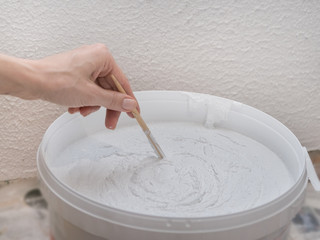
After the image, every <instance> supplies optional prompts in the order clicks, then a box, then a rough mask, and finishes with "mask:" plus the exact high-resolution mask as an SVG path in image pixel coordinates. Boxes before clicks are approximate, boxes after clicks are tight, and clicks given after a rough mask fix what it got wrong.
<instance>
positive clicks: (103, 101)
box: [95, 86, 138, 112]
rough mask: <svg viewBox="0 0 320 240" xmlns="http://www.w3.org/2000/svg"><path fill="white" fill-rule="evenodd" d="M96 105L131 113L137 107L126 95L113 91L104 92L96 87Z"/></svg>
mask: <svg viewBox="0 0 320 240" xmlns="http://www.w3.org/2000/svg"><path fill="white" fill-rule="evenodd" d="M95 90H96V94H95V96H96V97H97V99H96V100H97V103H96V104H97V105H99V106H103V107H105V108H107V109H111V110H115V111H121V112H132V111H133V110H134V109H135V108H136V107H137V106H138V103H137V101H136V100H135V99H134V98H133V97H131V96H129V95H127V94H123V93H120V92H117V91H113V90H106V89H103V88H100V87H98V86H96V89H95Z"/></svg>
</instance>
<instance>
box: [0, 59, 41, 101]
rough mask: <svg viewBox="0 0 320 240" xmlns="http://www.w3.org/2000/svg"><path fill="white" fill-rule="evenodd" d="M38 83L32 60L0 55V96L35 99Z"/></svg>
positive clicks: (38, 91) (37, 94) (37, 92)
mask: <svg viewBox="0 0 320 240" xmlns="http://www.w3.org/2000/svg"><path fill="white" fill-rule="evenodd" d="M39 87H40V83H39V80H38V79H37V74H36V67H35V64H34V62H33V61H32V60H26V59H21V58H15V57H10V56H6V55H2V54H0V94H6V95H12V96H16V97H20V98H23V99H37V98H39V94H40V90H39Z"/></svg>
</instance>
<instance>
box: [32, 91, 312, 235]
mask: <svg viewBox="0 0 320 240" xmlns="http://www.w3.org/2000/svg"><path fill="white" fill-rule="evenodd" d="M136 96H137V97H138V100H139V103H140V104H141V109H142V114H143V116H144V118H145V120H146V121H147V122H148V125H149V127H150V129H151V130H152V132H153V134H154V136H155V137H156V138H157V141H158V142H159V144H160V145H161V147H162V149H163V151H164V152H165V154H166V159H162V160H158V159H157V158H156V156H155V155H154V153H153V151H152V149H151V147H150V145H149V144H148V142H147V139H146V138H145V136H144V135H143V133H142V132H141V130H140V128H139V127H138V126H137V125H136V123H135V121H134V120H132V119H129V118H128V117H126V116H122V117H121V119H120V121H119V124H118V128H117V130H115V131H110V130H106V129H105V127H104V124H103V118H104V112H103V111H99V112H97V113H95V114H92V115H90V116H89V117H87V118H82V117H81V116H79V115H74V116H70V115H68V114H65V115H63V116H62V117H60V118H59V119H57V120H56V121H55V123H54V124H53V125H52V126H50V128H49V129H48V131H47V132H46V134H45V136H44V139H43V141H42V143H41V145H40V147H39V154H38V166H39V174H40V178H41V180H42V182H43V183H44V184H43V192H44V195H45V196H46V197H47V199H49V200H48V201H49V208H50V209H51V213H52V214H51V216H52V231H53V235H54V237H55V238H56V240H59V239H73V238H77V239H92V240H102V239H109V240H110V239H112V240H118V239H119V240H120V239H132V238H136V239H159V240H160V239H172V240H173V239H185V240H192V239H203V240H207V239H208V240H209V239H213V238H214V239H217V240H226V239H228V240H230V239H246V240H257V239H263V240H264V239H268V240H269V239H285V237H286V233H287V231H288V226H289V224H290V220H291V219H292V218H293V217H294V215H295V213H296V212H297V211H298V210H299V208H300V207H301V205H302V202H303V199H304V196H305V195H304V194H305V186H306V183H307V168H306V162H307V163H308V162H309V160H310V159H308V157H307V155H306V154H305V152H306V151H305V149H304V148H302V147H301V145H300V143H299V141H298V140H297V139H296V138H295V136H294V135H293V134H292V133H291V132H290V131H289V130H288V129H287V128H285V127H284V126H283V125H282V124H281V123H279V122H278V121H276V120H275V119H273V118H272V117H270V116H268V115H266V114H264V113H262V112H260V111H258V110H256V109H254V108H251V107H249V106H246V105H243V104H241V103H238V102H234V101H231V100H227V99H222V98H217V97H214V96H210V95H204V94H194V93H184V92H165V91H159V92H157V91H151V92H141V93H137V95H136ZM155 109H157V110H155ZM309 168H310V170H309ZM311 170H312V167H311V166H310V164H309V165H308V171H310V172H312V171H311ZM313 180H314V182H315V183H316V182H318V180H317V179H316V180H315V179H313Z"/></svg>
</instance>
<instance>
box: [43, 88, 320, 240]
mask: <svg viewBox="0 0 320 240" xmlns="http://www.w3.org/2000/svg"><path fill="white" fill-rule="evenodd" d="M135 94H136V97H137V99H138V100H139V103H140V106H141V109H142V114H143V118H144V119H145V120H146V122H152V121H192V122H199V123H204V122H205V121H206V119H207V117H208V115H209V114H211V115H212V114H213V115H214V114H215V111H214V110H215V109H219V114H217V116H215V122H214V124H215V126H216V127H219V128H220V127H221V128H226V129H230V130H232V131H236V132H239V133H241V134H243V135H246V136H248V137H250V138H252V139H254V140H256V141H258V142H260V143H262V144H263V145H265V146H266V147H268V148H269V149H270V150H272V151H273V152H274V153H276V154H277V155H278V156H279V157H280V158H281V159H282V160H283V162H284V164H285V165H286V167H287V168H288V170H289V172H290V173H291V175H292V176H293V179H294V184H293V185H292V186H291V187H290V188H289V189H288V190H287V191H286V192H285V193H284V194H282V195H281V196H279V197H278V198H276V199H274V200H273V201H271V202H268V203H266V204H264V205H262V206H259V207H256V208H253V209H249V210H245V211H242V212H239V213H234V214H229V215H224V216H216V217H205V218H168V217H158V216H150V215H142V214H137V213H132V212H126V211H122V210H119V209H114V208H111V207H108V206H106V205H102V204H99V203H97V202H95V201H92V200H90V199H88V198H86V197H85V196H82V195H80V194H79V193H77V192H75V191H74V190H72V189H70V188H69V187H68V186H67V185H65V184H64V183H63V182H60V181H59V180H58V179H57V178H56V177H55V176H54V174H53V173H52V172H51V171H50V168H49V167H48V165H47V161H48V159H55V158H56V157H57V156H58V154H59V153H60V152H61V151H62V150H63V149H64V148H65V147H66V146H68V145H69V144H71V143H73V142H75V141H77V140H78V139H80V138H83V137H85V136H87V135H90V134H93V133H95V132H98V131H100V130H102V129H104V128H105V126H104V116H105V112H104V111H103V110H100V111H98V112H96V113H94V114H92V115H90V116H88V117H86V118H83V117H82V116H80V115H70V114H67V113H66V114H63V115H62V116H61V117H60V118H58V119H57V120H56V121H55V122H54V123H53V124H52V125H51V126H50V127H49V128H48V130H47V131H46V133H45V135H44V137H43V140H42V142H41V144H40V146H39V151H38V157H37V164H38V172H39V176H40V179H41V183H42V184H41V188H42V191H43V194H44V196H45V198H46V199H47V201H48V203H49V210H50V217H51V232H52V235H53V237H52V238H53V239H55V240H67V239H68V240H69V239H77V240H84V239H85V240H102V239H109V240H124V239H140V240H147V239H153V240H160V239H161V240H162V239H163V240H164V239H166V240H171V239H183V240H191V239H192V240H193V239H202V240H209V239H210V240H211V239H215V240H232V239H237V240H238V239H245V240H258V239H260V240H269V239H270V240H271V239H272V240H274V239H286V237H287V233H288V231H289V230H288V229H289V225H290V222H291V219H292V218H293V217H294V216H295V214H296V213H297V212H298V211H299V209H300V208H301V206H302V204H303V201H304V198H305V190H306V184H307V182H308V177H309V178H310V180H311V182H312V184H313V185H314V187H315V189H316V190H320V184H319V180H318V178H317V176H316V174H315V171H314V168H313V167H312V163H311V160H310V158H309V156H308V153H307V151H306V149H305V148H304V147H302V146H301V144H300V143H299V141H298V139H297V138H296V137H295V136H294V135H293V133H292V132H291V131H290V130H289V129H287V128H286V127H285V126H284V125H283V124H281V123H280V122H279V121H277V120H276V119H274V118H272V117H271V116H269V115H267V114H265V113H263V112H261V111H259V110H257V109H255V108H252V107H249V106H247V105H244V104H241V103H239V102H235V101H232V100H228V99H223V98H219V97H215V96H211V95H205V94H198V93H186V92H174V91H145V92H137V93H135ZM209 105H210V108H211V110H210V111H211V112H209ZM212 106H214V107H213V110H212ZM212 111H213V112H212ZM190 113H191V115H190ZM123 115H124V114H123ZM190 116H191V117H190ZM128 121H130V120H129V118H128V117H126V116H122V117H121V119H120V121H119V124H118V127H119V128H121V126H124V125H126V124H127V123H128Z"/></svg>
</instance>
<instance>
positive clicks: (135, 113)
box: [111, 74, 164, 159]
mask: <svg viewBox="0 0 320 240" xmlns="http://www.w3.org/2000/svg"><path fill="white" fill-rule="evenodd" d="M111 78H112V80H113V82H114V84H115V85H116V87H117V89H118V91H119V92H121V93H124V94H127V93H126V91H125V90H124V89H123V87H122V86H121V84H120V83H119V81H118V80H117V78H116V77H115V76H114V75H113V74H111ZM132 114H133V116H134V117H135V119H136V120H137V122H138V123H139V125H140V127H141V128H142V130H143V132H144V134H145V135H146V136H147V138H148V140H149V143H150V144H151V146H152V148H153V150H154V151H155V153H156V154H157V156H158V158H159V159H162V158H164V153H163V151H162V149H161V148H160V146H159V144H158V143H157V141H156V140H155V139H154V137H153V136H152V134H151V132H150V130H149V128H148V126H147V124H146V123H145V121H144V120H143V119H142V117H141V115H140V113H139V112H138V110H137V109H136V108H135V109H134V110H133V111H132Z"/></svg>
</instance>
